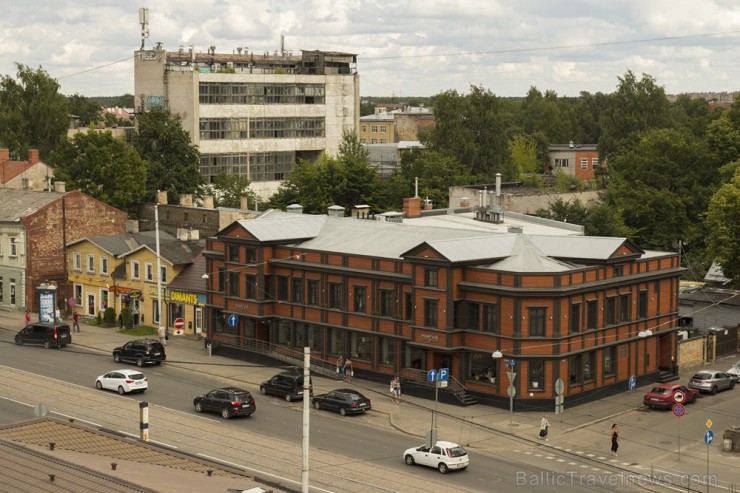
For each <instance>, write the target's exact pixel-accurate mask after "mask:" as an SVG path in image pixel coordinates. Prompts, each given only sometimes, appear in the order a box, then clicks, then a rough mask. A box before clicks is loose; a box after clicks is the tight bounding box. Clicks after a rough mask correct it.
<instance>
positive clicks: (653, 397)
mask: <svg viewBox="0 0 740 493" xmlns="http://www.w3.org/2000/svg"><path fill="white" fill-rule="evenodd" d="M679 390H680V391H681V392H683V395H684V400H683V404H686V403H687V402H691V403H693V402H696V397H697V396H698V395H699V392H698V391H697V390H694V389H689V388H686V387H685V386H683V385H678V384H673V383H661V384H658V385H656V386H655V387H653V388H652V390H650V392H648V393H647V394H645V397H643V398H642V403H643V404H645V405H646V406H648V407H652V408H655V409H671V408H672V407H673V406H674V405H675V404H676V401H674V400H673V394H674V393H675V392H676V391H679Z"/></svg>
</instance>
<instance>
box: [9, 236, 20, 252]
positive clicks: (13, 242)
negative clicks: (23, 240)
mask: <svg viewBox="0 0 740 493" xmlns="http://www.w3.org/2000/svg"><path fill="white" fill-rule="evenodd" d="M9 256H10V257H17V256H18V237H17V236H11V237H10V255H9Z"/></svg>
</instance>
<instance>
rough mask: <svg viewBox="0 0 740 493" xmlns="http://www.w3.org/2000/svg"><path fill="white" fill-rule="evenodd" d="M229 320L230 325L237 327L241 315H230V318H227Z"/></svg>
mask: <svg viewBox="0 0 740 493" xmlns="http://www.w3.org/2000/svg"><path fill="white" fill-rule="evenodd" d="M227 320H228V322H229V327H236V326H237V325H239V317H237V316H236V315H233V314H232V315H229V318H228V319H227Z"/></svg>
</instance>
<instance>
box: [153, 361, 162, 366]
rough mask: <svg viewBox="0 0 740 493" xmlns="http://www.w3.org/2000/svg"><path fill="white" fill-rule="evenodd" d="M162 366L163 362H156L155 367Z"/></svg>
mask: <svg viewBox="0 0 740 493" xmlns="http://www.w3.org/2000/svg"><path fill="white" fill-rule="evenodd" d="M161 364H162V362H161V361H155V362H154V366H159V365H161Z"/></svg>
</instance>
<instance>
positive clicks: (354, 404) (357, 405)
mask: <svg viewBox="0 0 740 493" xmlns="http://www.w3.org/2000/svg"><path fill="white" fill-rule="evenodd" d="M311 402H313V407H314V408H315V409H328V410H330V411H337V412H338V413H339V414H341V415H342V416H346V415H347V414H360V413H364V412H366V411H369V410H370V409H372V405H371V404H370V399H368V398H367V397H365V396H364V395H362V394H361V393H359V392H357V391H356V390H352V389H337V390H332V391H331V392H327V393H326V394H321V395H317V396H315V397H314V398H313V399H312V401H311Z"/></svg>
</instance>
